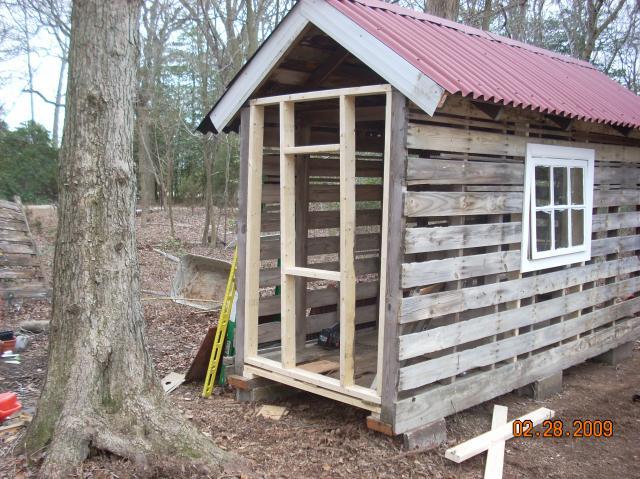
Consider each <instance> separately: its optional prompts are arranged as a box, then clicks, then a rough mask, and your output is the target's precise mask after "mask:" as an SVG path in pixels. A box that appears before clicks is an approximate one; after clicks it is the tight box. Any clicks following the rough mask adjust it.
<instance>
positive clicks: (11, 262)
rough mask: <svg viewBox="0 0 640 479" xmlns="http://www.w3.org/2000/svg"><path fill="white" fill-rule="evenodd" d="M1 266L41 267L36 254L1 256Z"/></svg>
mask: <svg viewBox="0 0 640 479" xmlns="http://www.w3.org/2000/svg"><path fill="white" fill-rule="evenodd" d="M0 266H38V267H39V266H40V261H39V260H38V257H37V256H36V255H35V254H13V253H10V254H1V255H0Z"/></svg>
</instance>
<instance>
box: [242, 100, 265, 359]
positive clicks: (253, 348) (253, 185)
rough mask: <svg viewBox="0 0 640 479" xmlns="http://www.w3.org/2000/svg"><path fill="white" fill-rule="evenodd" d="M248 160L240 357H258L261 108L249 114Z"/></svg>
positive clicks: (262, 140)
mask: <svg viewBox="0 0 640 479" xmlns="http://www.w3.org/2000/svg"><path fill="white" fill-rule="evenodd" d="M249 124H250V127H249V128H250V130H249V158H248V171H247V234H246V251H247V252H246V260H245V261H246V269H245V288H244V294H245V303H244V304H245V306H244V328H245V329H244V354H245V357H249V358H251V357H255V356H257V355H258V303H259V300H260V284H259V277H260V221H261V215H262V211H261V208H260V204H261V202H262V156H263V144H264V107H263V106H256V105H251V107H250V111H249Z"/></svg>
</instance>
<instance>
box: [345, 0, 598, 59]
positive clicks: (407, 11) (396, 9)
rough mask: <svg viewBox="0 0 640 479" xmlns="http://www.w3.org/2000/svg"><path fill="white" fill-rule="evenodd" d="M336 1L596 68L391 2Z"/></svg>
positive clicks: (570, 57) (377, 0) (370, 0)
mask: <svg viewBox="0 0 640 479" xmlns="http://www.w3.org/2000/svg"><path fill="white" fill-rule="evenodd" d="M338 1H350V2H354V3H360V4H362V5H365V6H368V7H372V8H379V9H382V10H388V11H390V12H392V13H396V14H398V15H404V16H410V17H412V18H415V19H416V20H421V21H427V22H430V23H435V24H436V25H440V26H443V27H447V28H452V29H454V30H457V31H460V32H462V33H465V34H467V35H474V36H478V37H482V38H485V39H487V40H491V41H495V42H499V43H504V44H505V45H509V46H511V47H516V48H522V49H524V50H529V51H531V52H533V53H537V54H538V55H545V56H547V57H551V58H554V59H556V60H560V61H563V62H565V63H572V64H575V65H578V66H582V67H584V68H590V69H592V70H597V68H596V67H595V66H594V65H592V64H591V63H589V62H587V61H585V60H580V59H578V58H574V57H572V56H569V55H563V54H562V53H558V52H554V51H551V50H547V49H545V48H541V47H537V46H535V45H531V44H529V43H524V42H521V41H518V40H513V39H511V38H508V37H504V36H502V35H498V34H496V33H492V32H489V31H486V30H482V29H480V28H475V27H471V26H469V25H465V24H463V23H458V22H454V21H453V20H448V19H446V18H441V17H437V16H435V15H431V14H429V13H424V12H420V11H418V10H413V9H411V8H405V7H401V6H399V5H396V4H393V3H387V2H384V1H382V0H338Z"/></svg>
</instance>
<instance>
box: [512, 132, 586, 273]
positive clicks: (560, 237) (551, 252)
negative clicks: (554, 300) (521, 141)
mask: <svg viewBox="0 0 640 479" xmlns="http://www.w3.org/2000/svg"><path fill="white" fill-rule="evenodd" d="M593 166H594V151H593V150H587V149H584V148H569V147H561V146H551V145H536V144H528V145H527V158H526V165H525V176H524V182H525V183H524V210H523V214H522V225H523V228H522V261H521V269H522V271H523V272H526V271H534V270H538V269H543V268H552V267H555V266H562V265H566V264H571V263H577V262H580V261H588V260H589V259H591V214H592V211H593Z"/></svg>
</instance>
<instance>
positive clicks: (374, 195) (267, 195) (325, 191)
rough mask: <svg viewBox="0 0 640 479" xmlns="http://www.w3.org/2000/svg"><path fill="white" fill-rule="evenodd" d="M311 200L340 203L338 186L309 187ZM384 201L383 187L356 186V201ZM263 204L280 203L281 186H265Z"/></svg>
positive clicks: (316, 185) (277, 184) (312, 185)
mask: <svg viewBox="0 0 640 479" xmlns="http://www.w3.org/2000/svg"><path fill="white" fill-rule="evenodd" d="M309 199H310V201H311V202H313V203H336V202H338V201H340V187H339V186H338V185H323V184H318V183H311V184H310V185H309ZM380 200H382V185H356V201H380ZM262 202H263V203H280V184H279V183H269V184H266V185H264V186H263V190H262Z"/></svg>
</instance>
